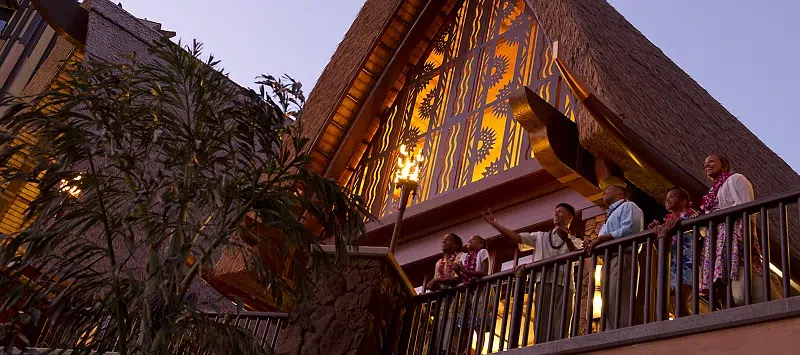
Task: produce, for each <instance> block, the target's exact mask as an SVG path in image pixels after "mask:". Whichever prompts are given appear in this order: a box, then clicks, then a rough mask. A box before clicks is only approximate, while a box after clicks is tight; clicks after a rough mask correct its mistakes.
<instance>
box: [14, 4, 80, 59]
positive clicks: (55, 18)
mask: <svg viewBox="0 0 800 355" xmlns="http://www.w3.org/2000/svg"><path fill="white" fill-rule="evenodd" d="M6 1H7V0H6ZM31 4H32V5H33V8H34V9H36V11H37V12H38V13H39V15H41V16H42V18H43V19H44V20H45V21H46V22H47V24H48V25H50V27H52V28H53V29H54V30H55V31H56V33H58V34H59V35H61V36H62V37H64V38H66V39H67V40H68V41H70V42H71V43H72V44H73V45H74V46H76V47H78V48H81V49H83V48H84V47H85V46H86V34H87V29H88V26H89V11H87V10H86V9H85V8H83V7H82V6H81V4H79V3H77V2H75V1H65V0H31Z"/></svg>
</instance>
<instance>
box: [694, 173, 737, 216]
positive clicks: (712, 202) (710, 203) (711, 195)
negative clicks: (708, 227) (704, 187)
mask: <svg viewBox="0 0 800 355" xmlns="http://www.w3.org/2000/svg"><path fill="white" fill-rule="evenodd" d="M731 175H733V173H731V172H724V173H722V174H719V176H717V178H716V179H714V186H712V187H711V190H709V191H708V193H707V194H706V195H705V196H703V204H702V205H700V209H702V210H703V211H704V212H706V213H709V212H713V211H715V210H716V209H717V205H718V204H719V199H717V193H719V189H720V187H722V184H724V183H725V180H728V178H729V177H731Z"/></svg>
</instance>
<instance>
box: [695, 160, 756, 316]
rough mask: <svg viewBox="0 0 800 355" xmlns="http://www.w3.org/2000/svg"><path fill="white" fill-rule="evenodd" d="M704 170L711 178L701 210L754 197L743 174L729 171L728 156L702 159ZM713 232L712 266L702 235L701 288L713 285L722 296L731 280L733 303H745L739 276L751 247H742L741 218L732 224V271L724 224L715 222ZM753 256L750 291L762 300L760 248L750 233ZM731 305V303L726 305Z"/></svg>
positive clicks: (737, 202) (727, 206) (741, 201)
mask: <svg viewBox="0 0 800 355" xmlns="http://www.w3.org/2000/svg"><path fill="white" fill-rule="evenodd" d="M705 173H706V176H708V178H710V179H711V180H713V181H714V184H713V186H712V187H711V190H710V191H708V193H707V194H706V195H705V196H703V202H702V206H701V209H702V210H703V212H704V213H711V212H714V211H718V210H723V209H726V208H731V207H734V206H737V205H741V204H743V203H747V202H750V201H753V200H754V194H753V185H752V184H750V182H749V181H748V180H747V178H745V177H744V176H743V175H742V174H734V173H732V172H731V169H730V163H729V161H728V159H727V158H725V157H723V156H720V155H717V154H711V155H709V156H708V157H706V159H705ZM716 229H717V234H716V240H715V242H716V258H715V262H714V265H711V253H710V252H711V249H710V245H709V242H710V239H711V238H708V237H707V238H705V242H704V248H705V250H704V252H703V261H702V266H703V270H702V274H701V280H700V282H701V285H700V286H701V290H703V292H704V293H707V292H708V289H709V287H712V286H713V287H715V293H716V294H717V295H723V294H725V292H726V287H727V285H728V282H730V285H731V290H732V293H733V300H734V304H735V305H740V304H742V303H743V302H744V280H743V279H742V276H743V274H744V272H745V270H744V255H745V254H744V253H745V252H746V251H747V252H749V251H750V249H745V248H744V245H743V244H744V238H743V235H744V224H743V223H742V219H741V218H739V219H737V220H736V222H735V224H734V227H733V233H732V234H733V235H732V236H731V237H732V238H733V243H732V245H733V248H732V249H733V250H731V251H730V260H731V265H732V267H731V270H730V271H727V267H726V264H727V262H726V261H727V259H726V255H725V251H726V250H725V246H726V243H727V238H728V235H727V233H726V230H725V229H726V228H725V225H724V224H720V225H718V227H717V228H716ZM751 236H752V238H751V240H752V243H751V244H752V245H751V246H748V248H751V247H752V252H753V256H752V257H753V259H752V262H751V263H750V265H751V266H752V273H753V280H752V282H751V283H750V284H751V285H753V287H752V288H753V290H754V291H755V292H751V294H752V295H753V301H754V302H760V301H761V300H763V293H762V292H758V290H760V289H761V288H760V287H757V285H759V280H762V281H761V282H763V279H762V277H763V268H762V265H761V247H760V243H759V242H758V236H757V235H756V233H751ZM729 307H730V305H729Z"/></svg>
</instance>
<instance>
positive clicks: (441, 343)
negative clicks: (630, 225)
mask: <svg viewBox="0 0 800 355" xmlns="http://www.w3.org/2000/svg"><path fill="white" fill-rule="evenodd" d="M798 198H800V190H794V191H790V192H787V193H783V194H781V195H778V196H775V197H772V198H768V199H762V200H759V201H754V202H751V203H747V204H743V205H740V206H737V207H734V208H731V209H727V210H722V211H717V212H714V213H711V214H707V215H703V216H701V217H699V218H695V219H692V220H687V221H683V222H681V224H680V226H679V227H678V230H677V231H676V235H678V236H683V235H684V233H686V235H690V236H691V238H692V244H691V245H692V248H691V253H692V254H691V255H692V257H693V260H694V263H693V264H694V267H693V268H692V275H691V280H692V282H691V285H687V288H690V289H691V291H687V292H688V295H683V294H682V292H684V291H682V290H683V288H681V287H678V289H677V290H676V291H674V292H675V293H677V297H675V296H674V294H673V295H672V296H671V294H670V282H669V278H670V272H669V263H670V258H677V259H679V260H680V259H681V258H682V257H683V255H681V254H682V252H681V248H676V249H675V250H676V251H677V255H672V253H673V252H676V251H673V250H672V249H671V248H670V243H671V241H670V238H664V239H659V238H657V236H656V235H654V234H653V233H652V232H651V231H645V232H642V233H639V234H636V235H632V236H628V237H624V238H619V239H615V240H612V241H609V242H607V243H604V244H602V245H600V246H599V247H598V248H596V251H595V253H594V254H593V255H591V256H588V257H587V256H585V255H584V254H583V253H582V252H580V251H579V252H572V253H568V254H564V255H562V256H559V257H556V258H552V259H548V260H543V261H539V262H535V263H531V264H527V265H524V266H522V267H521V268H520V270H518V271H517V272H516V273H514V272H513V271H511V270H509V271H505V272H501V273H497V274H494V275H491V276H488V277H485V278H483V279H482V280H480V281H478V282H476V283H474V284H472V285H460V286H458V287H455V288H451V289H447V290H442V291H435V292H429V293H425V294H421V295H418V296H416V297H415V299H414V303H413V304H412V305H409V307H410V308H409V310H408V312H407V316H406V317H407V318H406V321H405V325H404V330H403V334H402V337H403V338H402V345H401V349H399V350H400V351H399V353H401V354H406V353H408V354H463V353H466V352H465V350H466V349H467V348H468V349H469V350H470V353H477V354H487V353H498V352H503V351H508V352H509V353H510V354H534V353H536V354H545V353H560V354H561V353H584V352H590V351H599V353H602V352H606V351H610V349H613V351H615V353H616V351H623V352H624V351H628V352H629V353H641V351H642V348H641V344H642V343H647V344H651V345H652V346H655V347H659V348H670V347H675V346H678V347H679V348H681V349H683V348H687V349H689V345H687V344H691V341H695V342H697V341H699V340H696V339H698V338H696V337H697V336H703V337H704V338H703V339H705V338H708V339H712V338H713V339H714V340H713V341H712V340H709V341H712V343H714V342H719V344H720V347H718V349H728V350H730V349H734V348H737V347H741V349H743V350H741V351H739V352H738V353H752V352H750V351H746V350H744V349H753V347H754V346H757V345H754V344H750V343H746V340H745V339H747V338H751V337H750V335H748V337H742V336H739V337H737V334H739V335H741V334H744V333H747V334H750V333H752V332H755V333H757V334H762V335H763V336H764V337H766V338H765V339H769V338H770V337H772V336H771V335H767V334H766V333H767V332H769V329H772V327H773V325H772V323H770V322H778V321H780V322H782V323H781V324H783V325H784V326H789V327H795V326H800V319H797V318H796V317H798V316H800V298H798V297H795V296H798V295H800V289H798V286H797V284H796V282H795V280H793V279H792V275H791V268H790V265H789V264H790V260H791V258H790V255H789V250H790V249H789V240H790V239H789V236H788V234H789V231H790V228H789V226H790V223H791V224H794V223H796V222H800V218H799V217H800V215H799V214H798V213H797V205H798ZM790 212H791V213H790ZM737 221H742V223H743V234H744V236H743V239H744V240H743V245H751V239H753V238H757V237H758V236H765V237H766V238H761V241H760V243H759V245H760V246H761V248H762V249H763V250H764V251H765V252H764V254H765V255H764V258H763V259H762V260H757V258H756V257H755V255H751V253H744V254H745V255H744V256H743V259H744V260H743V261H742V263H743V265H742V266H743V267H744V270H749V269H750V268H751V267H752V266H756V265H755V263H758V265H760V266H762V267H763V270H765V271H766V272H765V274H766V275H769V276H770V277H761V278H756V276H754V275H755V274H753V273H749V272H746V273H743V275H742V277H740V279H741V280H743V282H744V285H745V286H744V287H743V292H744V295H742V296H741V297H740V298H737V297H736V293H735V292H734V290H733V288H732V287H731V285H730V283H728V284H727V285H726V286H725V285H723V286H722V287H718V288H714V287H712V288H711V289H710V290H708V293H707V294H703V295H701V292H700V291H701V289H700V287H701V286H700V278H701V269H702V267H701V265H700V262H699V261H700V255H701V251H702V250H703V249H702V246H703V239H702V238H705V237H708V238H710V239H711V243H710V245H711V246H712V248H711V250H712V253H711V254H715V253H714V247H713V246H714V245H716V243H715V239H716V237H717V233H706V235H705V236H703V235H702V233H701V231H703V230H708V229H710V230H714V231H720V230H723V229H725V230H727V231H733V228H735V224H736V223H737ZM728 234H729V235H730V234H731V233H728ZM770 237H771V238H770ZM770 239H771V241H772V242H773V243H772V245H773V248H772V250H770V244H771V243H770ZM774 245H778V246H779V248H775V247H774ZM733 247H734V245H733V244H732V241H731V239H727V243H725V244H724V248H725V250H724V251H723V255H724V256H725V255H730V251H731V250H732V248H733ZM776 249H777V250H776ZM746 250H748V249H746ZM770 251H771V252H772V253H775V254H774V256H777V258H772V259H770V258H769V252H770ZM620 255H624V256H626V257H624V258H623V257H619V256H620ZM627 256H630V258H627ZM617 258H618V259H620V260H621V259H625V260H627V261H625V262H624V263H623V267H622V270H630V271H631V272H632V273H633V275H634V276H632V277H631V282H630V283H627V282H625V283H623V282H621V281H622V276H617V277H618V279H617V280H618V281H617V284H618V285H619V286H618V287H617V288H616V289H609V287H608V284H609V282H606V281H607V280H610V278H609V277H610V274H609V271H608V267H606V268H602V271H600V269H601V268H599V266H600V265H603V264H606V265H609V262H611V261H612V260H614V259H617ZM714 259H715V258H712V264H713V261H714ZM729 259H730V258H729V257H727V256H726V259H725V260H729ZM630 260H636V261H637V262H636V265H633V264H634V263H631V262H630ZM770 260H779V262H778V263H779V264H780V265H774V264H772V263H770ZM729 263H730V262H729V261H728V266H727V267H728V268H730V266H731V265H730V264H729ZM561 270H566V271H563V272H562V271H561ZM679 270H680V268H679ZM595 271H597V276H596V277H593V276H594V275H595ZM624 272H625V271H623V272H622V273H624ZM540 273H541V274H543V275H545V276H544V277H545V279H546V280H548V281H545V282H544V283H545V284H550V285H552V283H553V281H550V280H554V279H556V280H563V282H565V283H564V284H566V282H569V283H572V284H573V285H574V287H575V294H576V295H577V296H575V297H572V296H571V295H570V296H568V295H569V293H567V292H564V293H563V294H564V296H563V298H557V299H555V302H552V303H550V305H549V307H550V312H547V313H548V314H551V316H550V317H549V318H547V317H546V318H547V319H537V316H536V310H537V309H544V308H543V307H547V304H544V305H543V304H542V301H541V300H540V299H537V297H536V293H537V292H539V289H540V288H541V286H542V284H543V283H542V282H541V281H538V279H536V275H538V274H540ZM554 273H555V275H553V274H554ZM573 273H574V276H573ZM622 273H618V274H622ZM681 273H682V272H681V271H679V273H678V275H677V278H678V279H682V275H681ZM565 274H566V275H565ZM623 288H625V289H629V290H630V292H629V293H628V294H630V295H632V296H631V297H630V298H627V297H621V296H623V295H624V293H623ZM554 289H556V288H549V290H548V292H551V291H550V290H554ZM476 295H477V297H476ZM543 295H545V296H546V295H547V294H546V293H544V294H543ZM554 295H555V292H552V293H551V296H550V297H553V296H554ZM614 295H616V297H615V299H616V302H615V304H612V305H609V303H611V302H606V300H607V299H608V297H607V296H614ZM682 296H686V297H685V298H684V297H682ZM759 296H760V297H759ZM476 299H477V300H478V301H475V300H476ZM535 299H536V301H535V302H534V300H535ZM711 300H713V302H712V301H711ZM736 300H738V302H737V301H736ZM687 302H688V303H687ZM556 303H561V304H565V305H567V307H564V311H563V312H560V314H558V313H557V312H553V310H554V304H556ZM684 303H687V304H684ZM465 305H466V307H465ZM670 306H673V308H672V309H685V310H686V313H685V314H681V313H680V312H672V311H669V309H670V308H669V307H670ZM568 309H569V310H571V315H569V313H570V312H567V310H568ZM625 311H629V312H625ZM553 313H555V315H552V314H553ZM676 313H677V314H676ZM687 314H688V315H687ZM620 315H622V317H620ZM481 319H483V320H485V322H486V323H488V324H486V325H484V326H485V327H486V328H480V329H486V331H484V332H481V331H479V330H478V328H476V326H475V324H476V323H477V324H480V323H482V322H484V321H481ZM612 319H615V321H613V322H612V321H611V320H612ZM540 322H547V323H545V324H547V327H543V328H539V327H540V324H539V323H540ZM765 322H766V323H767V324H765ZM626 323H628V324H630V325H628V324H626ZM462 324H463V327H462ZM552 324H562V326H561V327H560V329H555V328H552V327H551V325H552ZM587 325H588V326H587ZM742 327H745V328H742ZM489 329H491V331H490V330H489ZM535 329H548V331H547V333H548V334H546V335H545V334H540V335H539V336H538V337H537V336H536V334H535ZM550 329H552V332H553V334H550V333H551V331H550ZM611 329H613V330H611ZM791 329H796V328H791ZM558 333H560V334H558ZM687 336H688V337H690V338H686V337H687ZM676 337H680V339H681V340H674V338H676ZM559 338H563V339H562V340H557V339H559ZM684 338H686V339H687V341H689V342H688V343H687V342H685V341H683V339H684ZM671 339H672V340H671ZM692 339H695V340H692ZM725 339H728V340H725ZM751 339H752V338H751ZM776 341H777V340H776ZM537 342H538V343H537ZM637 344H638V345H637ZM709 344H711V343H709ZM758 344H761V345H762V346H767V344H766V343H763V342H761V341H759V342H758ZM773 345H774V346H775V347H777V348H781V347H782V346H783V347H785V346H787V345H788V344H787V343H786V342H785V341H784V342H776V343H774V344H769V348H770V349H772V348H773ZM701 348H707V346H703V347H701ZM777 348H776V349H777ZM654 349H655V348H653V349H649V348H648V350H647V352H648V353H652V352H651V351H650V350H654ZM694 349H696V347H695V348H694ZM687 351H688V350H687ZM742 351H743V352H742ZM690 352H691V351H690Z"/></svg>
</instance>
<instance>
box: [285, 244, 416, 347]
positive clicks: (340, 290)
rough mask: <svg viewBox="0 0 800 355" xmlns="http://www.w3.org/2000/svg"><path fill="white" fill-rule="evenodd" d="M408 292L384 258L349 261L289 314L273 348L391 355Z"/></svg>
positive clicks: (351, 259)
mask: <svg viewBox="0 0 800 355" xmlns="http://www.w3.org/2000/svg"><path fill="white" fill-rule="evenodd" d="M411 292H412V291H411V290H410V289H409V287H408V286H407V283H406V282H405V281H404V280H403V279H402V278H401V277H400V276H399V274H398V272H397V270H396V267H395V264H394V263H392V262H391V261H390V260H389V259H388V258H387V257H385V256H384V257H383V258H378V257H368V258H367V257H357V256H351V257H350V263H349V264H348V265H344V266H341V267H338V268H336V269H333V270H331V271H329V272H328V273H327V274H326V275H324V276H323V277H322V278H321V279H320V280H319V282H317V284H316V286H315V288H314V296H313V297H312V299H311V300H309V301H305V302H302V303H299V304H297V305H296V306H295V307H294V308H293V309H292V311H291V312H290V313H289V323H288V326H287V328H286V329H285V330H284V331H283V332H282V333H281V335H280V336H279V338H278V342H277V344H276V349H275V351H276V353H277V354H279V355H297V354H302V355H317V354H326V355H328V354H330V355H357V354H363V355H372V354H391V353H393V351H394V349H396V345H397V344H396V343H397V341H398V338H399V334H400V330H401V326H402V319H403V314H404V311H405V307H403V305H404V304H407V302H408V301H409V300H410V298H411V296H412V295H411Z"/></svg>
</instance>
